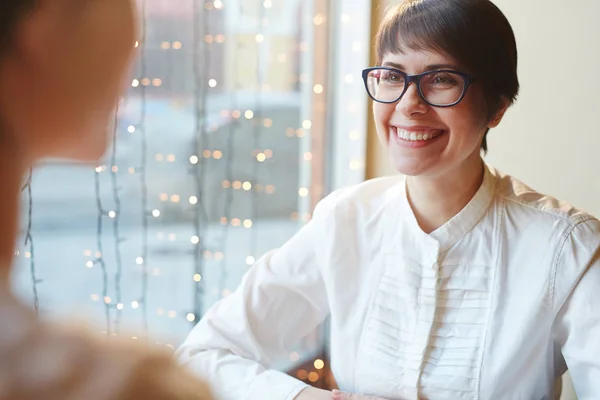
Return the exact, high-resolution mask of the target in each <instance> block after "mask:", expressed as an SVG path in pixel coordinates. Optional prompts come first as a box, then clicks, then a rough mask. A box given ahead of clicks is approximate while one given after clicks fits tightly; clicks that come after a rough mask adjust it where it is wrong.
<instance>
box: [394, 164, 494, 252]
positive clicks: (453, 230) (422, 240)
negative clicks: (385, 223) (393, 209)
mask: <svg viewBox="0 0 600 400" xmlns="http://www.w3.org/2000/svg"><path fill="white" fill-rule="evenodd" d="M495 190H496V173H495V171H494V170H493V169H492V168H491V167H489V166H488V165H487V164H486V163H485V162H484V176H483V182H482V183H481V186H480V187H479V189H478V190H477V192H476V193H475V195H474V196H473V198H472V199H471V200H470V201H469V203H467V205H466V206H465V207H464V208H463V209H462V210H461V211H460V212H459V213H458V214H456V215H455V216H454V217H452V218H451V219H450V220H449V221H448V222H446V223H445V224H444V225H442V226H440V227H439V228H438V229H436V230H435V231H433V232H431V233H430V234H426V233H425V232H423V230H422V229H421V228H420V227H419V224H418V223H417V220H416V218H415V215H414V213H413V211H412V208H411V207H410V203H409V201H408V196H407V190H406V179H404V181H403V184H402V190H401V196H400V197H401V207H400V218H401V219H402V222H403V225H405V227H408V228H409V230H410V231H411V233H412V235H411V236H413V235H414V239H415V240H416V241H417V242H416V243H415V245H421V246H422V245H425V246H427V247H435V248H437V249H438V251H439V252H443V251H445V250H447V249H449V248H450V247H451V246H452V245H454V244H455V243H456V242H457V241H458V240H460V239H461V238H462V237H463V236H464V235H465V234H466V233H467V232H469V231H470V230H471V229H473V228H474V227H475V225H477V223H478V222H479V221H480V220H481V219H482V218H483V216H484V215H485V214H486V212H487V210H488V208H489V206H490V205H491V203H492V201H493V199H494V193H495ZM406 225H408V226H406Z"/></svg>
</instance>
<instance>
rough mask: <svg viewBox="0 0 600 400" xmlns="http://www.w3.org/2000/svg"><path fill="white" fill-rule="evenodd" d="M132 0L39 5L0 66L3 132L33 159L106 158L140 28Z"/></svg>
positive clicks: (63, 0) (42, 1)
mask: <svg viewBox="0 0 600 400" xmlns="http://www.w3.org/2000/svg"><path fill="white" fill-rule="evenodd" d="M134 7H135V6H134V1H133V0H85V1H84V0H38V5H37V6H36V8H35V9H34V10H33V11H32V12H31V13H30V14H29V15H28V16H27V17H26V18H25V19H24V20H23V21H21V23H19V25H18V26H17V28H16V37H15V42H14V45H13V46H12V48H11V49H9V51H8V53H7V54H6V55H5V56H4V58H3V60H2V62H1V63H0V88H1V89H0V102H1V103H0V106H1V108H0V112H1V113H2V115H1V117H2V122H3V124H5V125H6V127H3V128H4V129H5V130H6V131H7V132H9V134H11V133H12V134H14V136H15V137H14V138H13V139H14V140H15V141H16V142H17V143H18V144H19V145H20V147H21V148H22V149H24V150H25V151H26V152H27V153H28V156H29V157H31V158H33V159H37V158H41V157H49V156H50V157H66V158H73V159H79V160H85V161H92V160H95V159H97V158H99V157H101V156H102V154H103V153H104V151H105V148H106V145H107V141H108V127H109V124H110V120H111V114H112V112H113V110H114V108H115V106H116V104H117V101H118V98H119V96H120V95H121V92H122V90H123V89H124V88H125V83H126V82H125V79H126V76H127V72H128V67H129V65H130V62H131V58H132V55H133V53H134V51H135V41H136V39H137V27H136V19H135V12H134V11H135V9H134Z"/></svg>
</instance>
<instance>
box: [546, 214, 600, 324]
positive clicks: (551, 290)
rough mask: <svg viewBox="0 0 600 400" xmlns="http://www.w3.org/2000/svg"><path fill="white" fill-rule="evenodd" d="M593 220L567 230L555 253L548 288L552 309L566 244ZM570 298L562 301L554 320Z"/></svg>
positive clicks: (584, 221)
mask: <svg viewBox="0 0 600 400" xmlns="http://www.w3.org/2000/svg"><path fill="white" fill-rule="evenodd" d="M592 220H595V218H594V217H592V216H588V217H587V218H585V219H582V220H580V221H578V222H576V223H574V224H573V225H572V226H570V227H569V228H568V229H566V230H565V232H564V234H563V238H562V239H561V241H560V245H559V246H558V248H557V251H556V252H555V253H554V258H553V260H552V267H551V268H550V285H549V287H548V301H549V303H550V304H549V305H550V307H553V305H554V297H555V293H554V289H555V287H556V275H557V271H558V261H559V260H560V258H561V256H562V252H563V249H564V247H565V243H566V242H567V239H568V238H569V236H571V234H572V233H573V231H574V230H575V229H576V228H577V227H578V226H579V225H581V224H584V223H586V222H588V221H592ZM575 284H576V283H573V287H574V286H575ZM573 287H572V288H571V290H569V293H571V291H572V290H573ZM568 297H569V296H566V297H565V298H564V299H562V301H561V303H560V304H559V306H558V307H557V308H556V310H555V315H554V318H556V315H557V314H558V312H559V311H560V309H561V308H562V306H563V305H564V303H565V302H566V301H567V298H568Z"/></svg>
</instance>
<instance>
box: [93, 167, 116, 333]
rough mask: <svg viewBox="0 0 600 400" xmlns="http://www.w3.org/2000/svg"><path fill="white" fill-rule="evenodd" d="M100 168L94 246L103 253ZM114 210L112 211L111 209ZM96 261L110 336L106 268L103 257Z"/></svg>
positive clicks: (97, 173)
mask: <svg viewBox="0 0 600 400" xmlns="http://www.w3.org/2000/svg"><path fill="white" fill-rule="evenodd" d="M101 171H102V169H98V168H96V169H95V173H94V183H95V185H94V187H95V194H96V209H97V218H96V248H97V249H98V251H99V252H100V254H102V253H103V251H102V249H103V243H102V232H103V218H104V216H106V215H108V214H109V213H107V212H106V211H105V210H104V207H103V206H102V198H101V197H100V174H101V173H102V172H101ZM113 212H114V211H113ZM96 263H97V264H99V265H100V270H101V274H102V298H103V299H104V317H105V327H106V328H105V329H104V330H105V331H106V335H107V336H110V333H111V327H110V305H109V303H108V302H106V299H108V298H109V297H108V270H107V268H106V262H105V261H104V258H103V257H102V256H100V257H99V258H97V260H96Z"/></svg>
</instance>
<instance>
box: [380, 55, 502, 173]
mask: <svg viewBox="0 0 600 400" xmlns="http://www.w3.org/2000/svg"><path fill="white" fill-rule="evenodd" d="M382 66H388V67H394V68H397V69H399V70H401V71H403V72H405V73H407V74H409V75H415V74H420V73H422V72H426V71H431V70H434V69H450V70H456V71H460V72H466V73H468V71H464V70H463V69H462V68H461V67H460V66H459V65H458V64H457V63H456V62H455V61H454V60H453V59H452V58H451V57H448V56H446V55H444V54H441V53H437V52H434V51H413V50H407V51H406V52H405V53H403V54H386V55H385V56H384V57H383V60H382ZM373 113H374V117H375V123H376V127H377V135H378V137H379V140H380V141H381V143H382V144H383V146H384V147H385V148H386V149H387V152H388V154H389V156H390V158H391V161H392V164H393V167H394V168H395V169H396V170H398V171H399V172H400V173H402V174H405V175H410V176H425V175H427V176H440V175H444V174H447V173H460V169H461V167H462V168H465V167H467V166H471V165H473V164H472V162H473V161H477V159H478V158H479V157H480V146H481V141H482V139H483V135H484V133H485V130H486V128H487V127H488V125H489V126H491V125H490V124H489V121H488V119H487V108H486V105H485V101H484V97H483V93H482V91H481V88H480V86H479V85H478V84H477V83H476V82H475V83H473V84H471V86H469V88H468V90H467V92H466V95H465V97H464V98H463V100H462V101H461V102H460V103H459V104H457V105H455V106H452V107H447V108H440V107H432V106H430V105H428V104H427V103H425V102H424V101H423V100H422V99H421V98H420V97H419V93H418V90H417V88H416V86H415V85H414V84H411V85H410V86H409V87H408V90H407V91H406V93H405V94H404V96H403V97H402V98H401V99H400V100H399V101H397V102H396V103H393V104H384V103H378V102H374V103H373ZM413 133H414V135H412V138H413V139H414V138H415V136H416V140H411V134H413ZM403 137H404V138H403ZM432 137H433V139H432ZM419 138H423V139H422V140H419ZM425 138H427V140H425ZM407 139H408V140H407Z"/></svg>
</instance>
